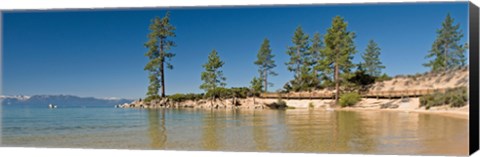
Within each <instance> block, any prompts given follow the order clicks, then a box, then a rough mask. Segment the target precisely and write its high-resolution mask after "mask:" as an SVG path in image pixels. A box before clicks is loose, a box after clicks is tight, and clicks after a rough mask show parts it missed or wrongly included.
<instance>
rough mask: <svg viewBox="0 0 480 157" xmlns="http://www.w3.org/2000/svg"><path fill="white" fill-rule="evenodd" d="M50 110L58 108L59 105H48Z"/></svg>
mask: <svg viewBox="0 0 480 157" xmlns="http://www.w3.org/2000/svg"><path fill="white" fill-rule="evenodd" d="M48 108H57V105H54V104H48Z"/></svg>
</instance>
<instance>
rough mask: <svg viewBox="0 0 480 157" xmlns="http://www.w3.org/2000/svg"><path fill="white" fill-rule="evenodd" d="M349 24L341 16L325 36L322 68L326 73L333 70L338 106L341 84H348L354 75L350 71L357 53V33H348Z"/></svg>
mask: <svg viewBox="0 0 480 157" xmlns="http://www.w3.org/2000/svg"><path fill="white" fill-rule="evenodd" d="M347 26H348V24H347V22H345V21H344V19H343V18H342V17H340V16H336V17H334V18H333V21H332V26H331V27H330V28H328V30H327V34H325V50H324V51H323V56H324V57H325V58H324V60H323V61H322V62H321V64H322V65H321V67H322V69H321V70H323V71H324V72H331V70H329V69H333V74H331V75H333V80H334V83H335V104H338V99H339V94H340V84H341V83H342V82H346V81H347V80H348V79H349V78H350V77H351V76H352V75H351V73H350V69H351V68H352V67H353V64H352V62H351V60H352V59H353V55H354V54H355V53H356V50H355V45H354V43H353V39H354V38H355V33H353V32H350V31H347Z"/></svg>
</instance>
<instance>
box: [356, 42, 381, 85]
mask: <svg viewBox="0 0 480 157" xmlns="http://www.w3.org/2000/svg"><path fill="white" fill-rule="evenodd" d="M380 50H381V49H380V48H379V47H378V44H377V43H375V41H373V40H370V41H369V42H368V45H367V48H366V49H365V53H363V55H362V59H363V61H364V63H361V65H362V68H363V69H364V70H365V73H366V74H368V75H370V76H374V77H379V76H380V75H381V74H382V69H384V68H385V66H383V65H382V62H381V61H380Z"/></svg>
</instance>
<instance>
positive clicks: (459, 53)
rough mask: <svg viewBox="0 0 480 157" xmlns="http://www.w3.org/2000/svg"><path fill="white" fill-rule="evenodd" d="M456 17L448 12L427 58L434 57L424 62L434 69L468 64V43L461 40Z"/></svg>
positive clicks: (439, 69)
mask: <svg viewBox="0 0 480 157" xmlns="http://www.w3.org/2000/svg"><path fill="white" fill-rule="evenodd" d="M453 23H454V19H453V18H452V17H451V16H450V13H449V14H447V17H446V18H445V21H443V23H442V28H441V29H439V30H437V38H436V39H435V41H434V42H433V44H432V48H431V50H430V51H429V53H428V54H427V55H426V56H425V58H433V59H432V60H430V61H429V62H428V63H425V64H423V65H424V66H426V67H430V68H431V70H432V71H442V70H443V71H446V70H448V69H451V68H455V67H459V66H464V65H465V64H466V60H467V59H466V57H465V50H466V49H467V45H466V44H464V45H461V44H460V43H459V42H460V40H461V38H462V37H463V33H462V31H461V30H460V24H456V25H454V24H453Z"/></svg>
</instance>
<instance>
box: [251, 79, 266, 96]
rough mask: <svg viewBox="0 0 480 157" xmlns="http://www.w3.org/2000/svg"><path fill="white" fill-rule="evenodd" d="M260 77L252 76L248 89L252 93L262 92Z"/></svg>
mask: <svg viewBox="0 0 480 157" xmlns="http://www.w3.org/2000/svg"><path fill="white" fill-rule="evenodd" d="M262 82H263V81H262V79H261V78H257V77H253V79H252V81H251V82H250V89H251V90H252V92H253V94H254V95H257V94H260V93H261V92H263V84H262Z"/></svg>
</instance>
